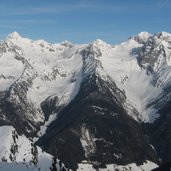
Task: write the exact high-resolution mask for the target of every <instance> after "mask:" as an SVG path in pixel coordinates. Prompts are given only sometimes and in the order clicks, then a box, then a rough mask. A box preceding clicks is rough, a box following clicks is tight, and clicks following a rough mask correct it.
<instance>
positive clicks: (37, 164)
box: [0, 126, 60, 171]
mask: <svg viewBox="0 0 171 171" xmlns="http://www.w3.org/2000/svg"><path fill="white" fill-rule="evenodd" d="M0 142H1V144H0V159H1V162H0V171H10V170H11V171H12V170H17V171H50V168H52V166H53V163H54V159H53V156H51V155H50V154H47V153H46V152H44V151H43V150H42V149H41V148H40V147H37V146H35V145H34V144H33V141H31V140H29V139H27V138H26V137H25V136H24V135H22V136H20V135H18V134H17V132H16V130H15V129H14V128H13V127H12V126H1V127H0ZM56 168H57V169H59V168H60V166H59V161H56Z"/></svg>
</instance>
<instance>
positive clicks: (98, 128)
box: [0, 32, 171, 171]
mask: <svg viewBox="0 0 171 171" xmlns="http://www.w3.org/2000/svg"><path fill="white" fill-rule="evenodd" d="M170 58H171V34H169V33H166V32H160V33H156V34H153V35H152V34H150V33H147V32H141V33H139V34H138V35H136V36H133V37H130V38H129V39H128V40H127V41H125V42H123V43H121V44H120V45H109V44H107V43H105V42H103V41H102V40H99V39H98V40H95V41H94V42H91V43H89V44H81V45H74V44H72V43H70V42H67V41H65V42H62V43H58V44H50V43H47V42H45V41H44V40H38V41H33V40H30V39H28V38H22V37H21V36H20V35H19V34H18V33H17V32H14V33H11V34H9V35H8V36H7V37H6V38H5V39H4V40H2V41H1V42H0V160H1V161H0V171H66V170H67V171H68V170H73V171H95V170H99V171H115V170H116V171H124V170H125V171H151V170H152V169H154V168H156V167H158V165H161V164H165V163H167V162H169V161H171V59H170Z"/></svg>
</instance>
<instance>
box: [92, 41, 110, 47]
mask: <svg viewBox="0 0 171 171" xmlns="http://www.w3.org/2000/svg"><path fill="white" fill-rule="evenodd" d="M91 45H93V46H98V47H101V46H102V47H105V46H109V45H108V44H107V43H106V42H104V41H103V40H101V39H96V40H94V41H93V42H92V43H91Z"/></svg>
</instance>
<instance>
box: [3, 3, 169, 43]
mask: <svg viewBox="0 0 171 171" xmlns="http://www.w3.org/2000/svg"><path fill="white" fill-rule="evenodd" d="M0 10H1V13H0V20H1V23H0V39H3V38H4V37H6V36H7V35H8V34H9V33H11V32H13V31H17V32H18V33H20V34H21V36H23V37H29V38H31V39H44V40H46V41H48V42H52V43H54V42H62V41H64V40H69V41H71V42H73V43H87V42H90V41H93V40H95V39H97V38H99V39H102V40H104V41H106V42H108V43H111V44H116V43H120V42H122V41H124V40H126V39H127V38H128V37H130V36H132V35H135V34H138V33H139V32H142V31H148V32H150V33H155V32H161V31H166V32H171V22H170V18H171V12H170V11H171V1H169V0H151V1H148V0H143V1H142V0H129V1H125V0H72V1H70V0H58V1H57V0H50V1H47V0H36V1H35V0H1V5H0Z"/></svg>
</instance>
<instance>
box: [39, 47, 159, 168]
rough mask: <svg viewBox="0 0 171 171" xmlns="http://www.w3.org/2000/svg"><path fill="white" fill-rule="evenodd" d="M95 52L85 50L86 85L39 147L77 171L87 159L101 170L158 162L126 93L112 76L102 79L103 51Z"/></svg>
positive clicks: (84, 77) (60, 114)
mask: <svg viewBox="0 0 171 171" xmlns="http://www.w3.org/2000/svg"><path fill="white" fill-rule="evenodd" d="M92 48H93V47H92V45H91V46H90V47H88V48H87V49H85V50H83V51H82V52H81V55H82V58H83V73H82V75H83V81H82V84H81V87H80V90H79V93H78V94H77V96H76V97H75V99H74V100H73V101H72V102H71V103H70V104H69V105H68V106H67V107H66V108H64V109H63V110H62V111H61V112H60V113H59V114H58V117H57V119H56V120H55V121H54V122H53V123H52V124H51V125H50V126H49V127H48V129H47V132H46V134H45V135H44V136H43V137H42V138H41V139H40V141H39V142H38V144H39V145H41V146H43V149H45V150H46V151H47V152H49V153H51V154H53V155H55V156H58V157H59V158H60V159H61V160H62V161H64V163H66V164H67V166H68V167H69V168H72V169H73V170H76V169H77V167H78V166H77V164H78V163H81V162H82V161H84V160H86V161H87V162H88V163H89V164H92V165H94V167H97V168H99V167H105V165H106V164H111V163H116V164H118V165H119V164H120V165H127V164H129V163H133V162H136V163H137V164H139V165H141V164H143V162H145V161H146V160H150V161H153V162H158V159H157V155H156V153H155V151H154V149H153V148H152V147H151V146H150V144H148V142H147V141H146V137H145V136H144V135H143V132H142V130H141V127H140V125H139V123H138V122H137V121H135V120H134V119H133V118H132V117H131V116H129V115H128V114H127V112H126V110H125V101H126V96H125V94H124V92H122V91H121V90H120V89H119V88H118V87H117V86H116V84H115V83H114V82H112V80H111V78H110V77H109V76H107V75H106V77H105V80H103V79H102V75H100V74H102V73H103V72H104V71H103V68H102V65H101V63H100V61H99V60H98V58H99V57H100V52H99V50H98V49H96V51H94V50H92ZM90 61H91V62H90ZM103 76H104V75H103ZM132 109H133V108H132ZM134 112H135V113H136V110H135V109H134ZM54 149H55V150H54ZM71 159H72V160H71Z"/></svg>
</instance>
